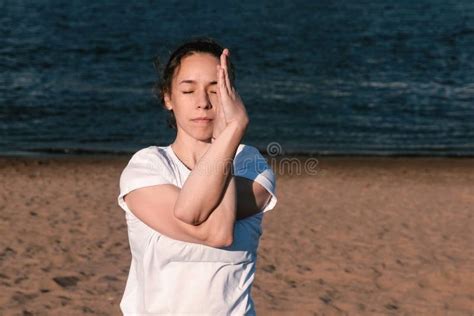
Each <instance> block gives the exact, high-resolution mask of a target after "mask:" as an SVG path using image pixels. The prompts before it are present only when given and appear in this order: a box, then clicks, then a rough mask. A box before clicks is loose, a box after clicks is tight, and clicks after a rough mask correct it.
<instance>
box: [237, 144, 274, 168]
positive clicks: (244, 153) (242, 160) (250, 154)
mask: <svg viewBox="0 0 474 316" xmlns="http://www.w3.org/2000/svg"><path fill="white" fill-rule="evenodd" d="M234 168H235V169H236V170H243V169H247V170H248V169H253V171H254V172H255V173H261V172H263V171H264V170H266V169H270V167H269V165H268V162H267V159H265V157H264V156H263V155H262V154H261V153H260V151H259V150H258V148H256V147H254V146H251V145H247V144H240V145H239V147H238V148H237V151H236V155H235V158H234Z"/></svg>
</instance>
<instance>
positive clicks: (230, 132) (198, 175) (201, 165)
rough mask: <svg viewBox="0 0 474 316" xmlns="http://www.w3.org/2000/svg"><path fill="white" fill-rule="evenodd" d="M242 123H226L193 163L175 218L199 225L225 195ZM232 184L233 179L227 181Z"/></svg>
mask: <svg viewBox="0 0 474 316" xmlns="http://www.w3.org/2000/svg"><path fill="white" fill-rule="evenodd" d="M245 128H246V126H245V127H242V126H240V125H237V124H229V125H228V126H227V127H226V128H225V129H224V130H223V131H222V133H221V134H220V135H219V137H217V138H216V139H215V140H214V141H213V143H212V144H211V145H210V146H209V149H208V150H207V151H206V153H205V154H204V155H203V156H202V157H201V159H200V160H199V161H198V162H197V163H196V165H195V167H194V168H193V170H192V172H191V173H190V175H189V176H188V178H187V180H186V182H185V183H184V185H183V187H182V188H181V191H180V194H179V196H178V199H177V201H176V204H175V209H174V214H175V216H176V217H177V218H179V219H181V220H183V221H185V222H187V223H190V224H194V225H199V224H201V223H202V222H204V221H206V219H207V218H208V217H209V216H210V215H211V213H212V212H213V211H214V210H215V209H216V208H217V206H218V205H219V203H220V202H221V200H222V199H223V198H224V196H226V194H225V193H226V191H225V190H224V189H225V187H226V184H227V182H228V181H230V180H229V178H228V177H230V175H231V167H232V164H233V158H234V156H235V153H236V150H237V147H238V146H239V144H240V141H241V139H242V137H243V135H244V132H245ZM229 184H231V187H234V190H235V183H234V181H230V182H229Z"/></svg>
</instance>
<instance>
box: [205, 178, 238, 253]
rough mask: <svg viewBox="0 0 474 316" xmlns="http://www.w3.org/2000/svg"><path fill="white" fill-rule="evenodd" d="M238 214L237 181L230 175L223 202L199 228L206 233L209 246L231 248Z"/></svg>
mask: <svg viewBox="0 0 474 316" xmlns="http://www.w3.org/2000/svg"><path fill="white" fill-rule="evenodd" d="M236 214H237V187H236V181H235V178H234V176H233V175H229V176H228V181H227V182H226V185H225V188H224V196H223V197H222V200H221V202H220V203H219V205H218V206H217V208H216V209H215V211H214V212H212V213H211V214H210V215H209V218H208V219H207V220H206V221H204V222H203V223H202V224H200V225H199V226H197V227H201V229H202V230H203V231H204V236H206V238H207V240H206V242H207V243H208V244H209V245H225V246H230V245H231V244H232V242H233V236H234V224H235V220H236V216H237V215H236Z"/></svg>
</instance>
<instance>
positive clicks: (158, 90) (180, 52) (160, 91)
mask: <svg viewBox="0 0 474 316" xmlns="http://www.w3.org/2000/svg"><path fill="white" fill-rule="evenodd" d="M223 50H224V47H222V46H221V45H220V44H219V43H217V41H216V40H214V39H212V38H210V37H196V38H191V39H190V40H187V41H185V42H183V43H181V44H180V45H179V46H178V47H177V48H176V49H175V50H174V51H173V52H172V53H171V54H170V57H169V60H168V62H167V63H166V66H165V67H164V68H163V70H162V71H160V62H159V58H158V57H155V59H154V61H153V65H154V66H155V70H156V72H157V74H158V77H159V79H158V80H157V81H156V82H155V84H154V85H153V95H154V96H155V98H156V99H158V100H159V102H160V103H161V104H162V106H163V107H164V108H165V109H166V106H165V94H166V93H169V94H171V83H172V81H173V76H174V74H175V70H176V68H178V67H179V66H180V65H181V60H182V59H183V58H184V57H186V56H189V55H192V54H194V53H208V54H211V55H213V56H215V57H217V59H220V56H221V54H222V51H223ZM228 70H229V79H230V80H231V82H233V81H234V80H235V73H234V66H233V64H232V62H230V60H229V66H228ZM168 112H169V114H170V116H169V117H168V119H167V122H168V127H170V128H173V129H177V126H176V118H175V116H174V113H173V110H168Z"/></svg>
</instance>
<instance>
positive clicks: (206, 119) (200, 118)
mask: <svg viewBox="0 0 474 316" xmlns="http://www.w3.org/2000/svg"><path fill="white" fill-rule="evenodd" d="M191 121H197V122H200V121H202V122H204V121H212V119H211V118H209V117H205V116H203V117H196V118H193V119H191Z"/></svg>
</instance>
